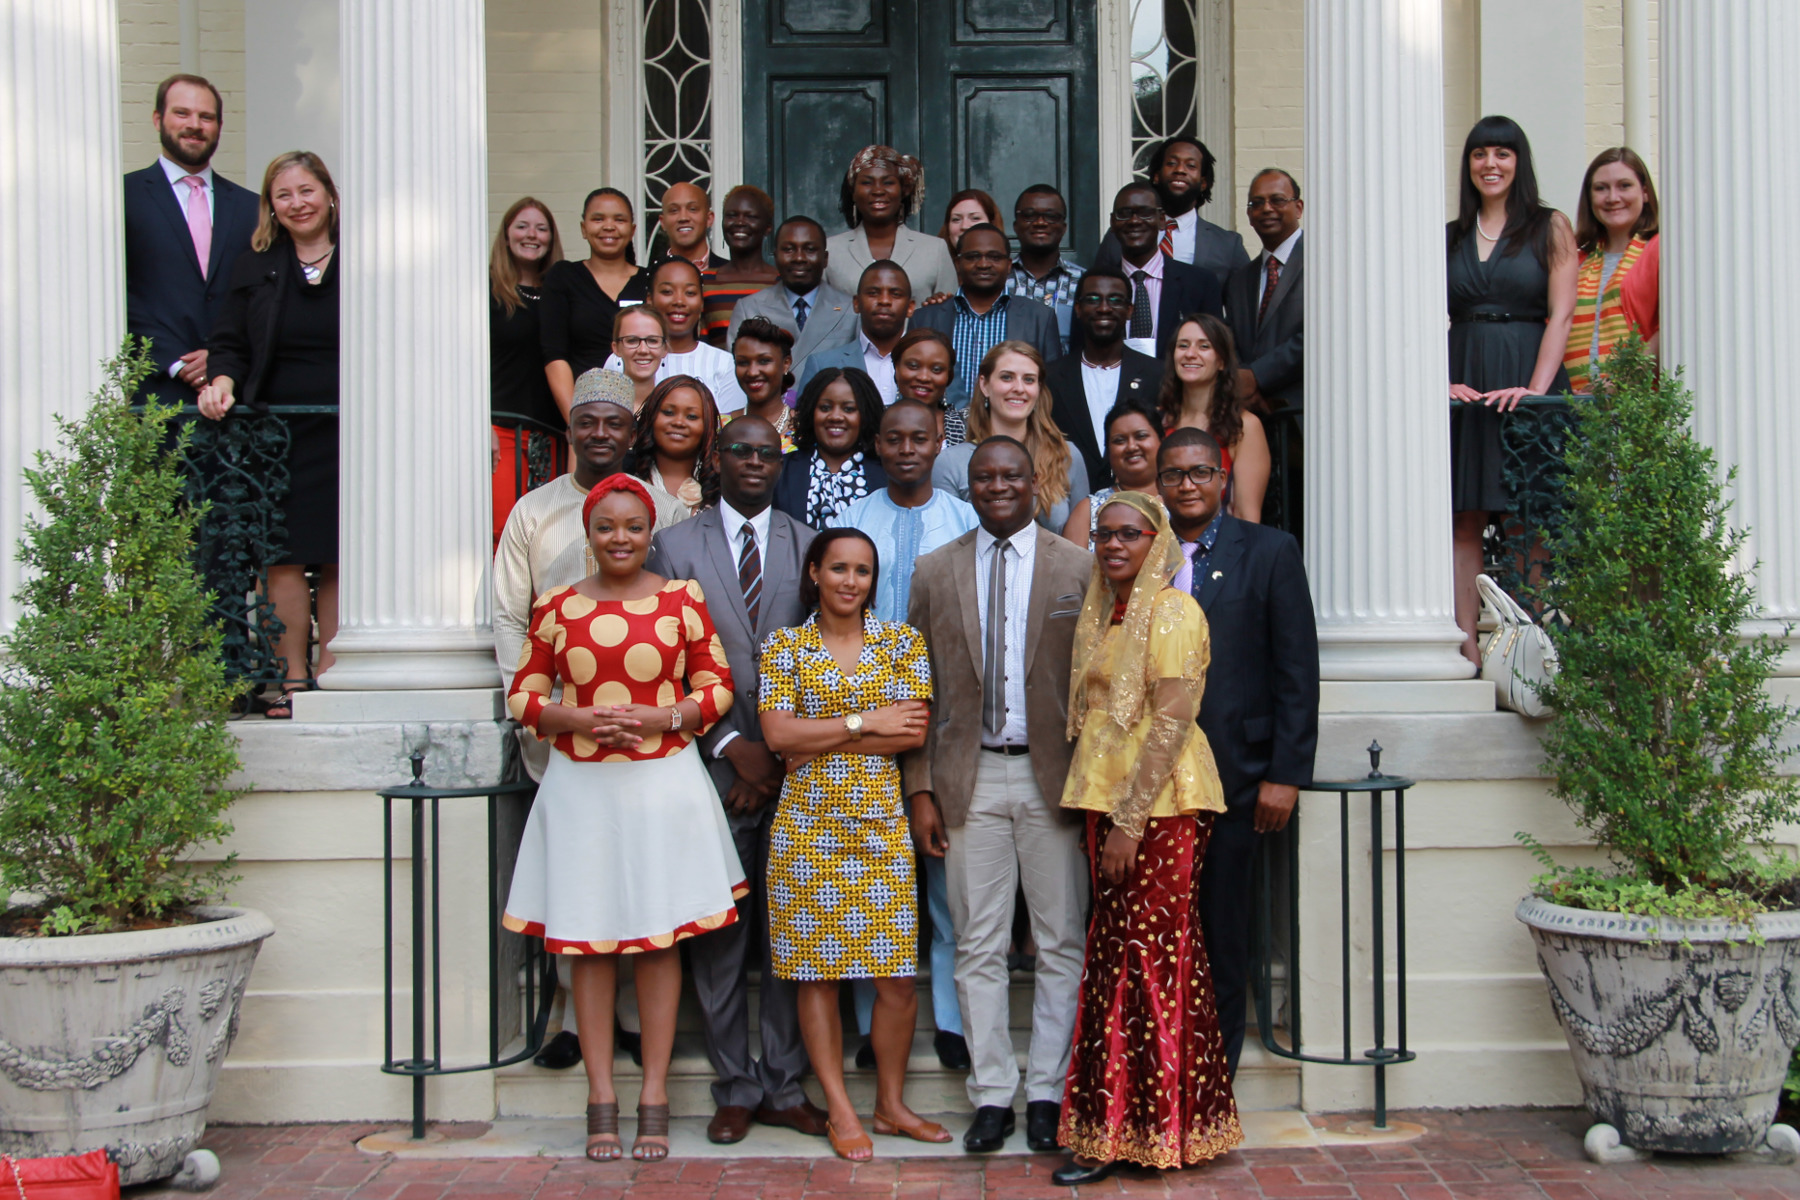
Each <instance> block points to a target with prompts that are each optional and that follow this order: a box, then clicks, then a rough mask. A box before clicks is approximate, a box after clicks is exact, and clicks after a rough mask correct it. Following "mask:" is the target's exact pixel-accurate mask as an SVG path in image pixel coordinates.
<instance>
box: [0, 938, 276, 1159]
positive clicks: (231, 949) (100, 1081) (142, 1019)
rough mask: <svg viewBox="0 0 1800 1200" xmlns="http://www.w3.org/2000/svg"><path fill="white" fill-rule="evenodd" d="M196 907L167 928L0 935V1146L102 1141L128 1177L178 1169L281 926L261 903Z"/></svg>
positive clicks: (60, 1148) (67, 1147)
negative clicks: (262, 959)
mask: <svg viewBox="0 0 1800 1200" xmlns="http://www.w3.org/2000/svg"><path fill="white" fill-rule="evenodd" d="M192 911H193V912H195V913H196V914H197V915H198V916H200V917H201V918H202V920H201V921H200V922H199V923H197V924H194V925H183V926H176V927H173V928H169V929H152V930H144V931H139V932H132V933H103V934H94V935H91V936H85V937H54V938H0V1153H5V1154H10V1155H14V1156H18V1157H25V1158H34V1157H45V1156H50V1155H60V1154H80V1153H84V1152H85V1151H88V1150H96V1149H106V1150H109V1151H111V1152H112V1155H113V1157H114V1158H115V1159H116V1160H117V1161H118V1164H119V1182H120V1183H122V1184H133V1183H143V1182H146V1181H148V1180H153V1179H162V1178H165V1177H167V1176H170V1175H173V1174H175V1173H176V1172H177V1171H180V1170H181V1169H182V1168H183V1164H184V1161H185V1160H187V1158H188V1155H189V1152H190V1151H192V1150H193V1149H194V1145H195V1143H197V1142H198V1141H199V1140H200V1134H201V1133H202V1132H203V1131H204V1130H205V1128H206V1108H207V1105H208V1104H210V1103H211V1102H212V1095H213V1088H214V1086H216V1085H217V1083H218V1081H219V1068H220V1067H221V1066H222V1065H223V1064H224V1062H225V1053H226V1051H228V1050H229V1049H230V1048H231V1041H232V1038H233V1037H235V1036H236V1034H237V1029H238V1013H239V1009H240V1007H241V1006H242V1004H243V1002H244V988H245V987H246V985H248V984H249V982H250V969H251V967H253V966H254V965H255V963H256V952H257V950H258V949H259V948H260V947H261V946H262V943H263V939H265V938H267V937H268V936H269V935H270V934H272V933H274V932H275V926H274V925H273V924H272V923H271V922H270V921H269V918H268V917H266V916H264V915H263V914H262V913H260V912H257V911H255V910H254V909H248V908H224V907H198V908H195V909H193V910H192ZM202 1153H203V1154H204V1152H202ZM208 1157H210V1156H208ZM188 1168H189V1172H190V1174H191V1173H193V1172H194V1171H199V1172H200V1173H201V1175H202V1178H201V1179H199V1180H197V1181H196V1182H200V1183H205V1182H209V1181H208V1180H206V1179H205V1178H204V1174H205V1170H206V1168H205V1167H204V1166H203V1165H200V1164H198V1163H189V1164H188ZM211 1170H212V1173H213V1174H214V1176H215V1177H216V1173H217V1167H216V1163H215V1164H214V1165H213V1166H212V1168H211Z"/></svg>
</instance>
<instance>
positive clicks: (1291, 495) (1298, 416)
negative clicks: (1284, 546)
mask: <svg viewBox="0 0 1800 1200" xmlns="http://www.w3.org/2000/svg"><path fill="white" fill-rule="evenodd" d="M1262 421H1263V431H1264V433H1265V434H1266V435H1267V436H1268V439H1269V487H1268V490H1267V491H1265V492H1264V493H1263V506H1262V523H1263V524H1264V525H1268V526H1271V527H1273V528H1275V529H1279V530H1282V531H1283V532H1285V533H1291V534H1293V535H1294V538H1295V540H1296V541H1299V542H1301V544H1303V545H1304V544H1305V538H1304V536H1303V533H1304V530H1303V529H1302V528H1301V517H1302V516H1303V515H1304V511H1305V493H1303V492H1302V491H1301V485H1302V484H1303V482H1304V480H1305V468H1304V461H1303V456H1302V454H1301V450H1302V436H1301V435H1302V434H1303V433H1304V431H1305V427H1306V411H1305V409H1303V408H1301V407H1299V406H1298V405H1295V406H1291V407H1288V408H1283V409H1280V410H1278V411H1276V412H1273V413H1270V414H1269V415H1268V416H1266V417H1264V418H1263V419H1262Z"/></svg>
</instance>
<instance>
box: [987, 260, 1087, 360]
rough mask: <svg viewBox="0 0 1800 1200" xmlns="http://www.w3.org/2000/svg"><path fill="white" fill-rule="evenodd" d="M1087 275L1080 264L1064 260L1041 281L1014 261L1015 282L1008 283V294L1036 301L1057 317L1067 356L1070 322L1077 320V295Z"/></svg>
mask: <svg viewBox="0 0 1800 1200" xmlns="http://www.w3.org/2000/svg"><path fill="white" fill-rule="evenodd" d="M1086 273H1087V271H1086V268H1084V267H1083V266H1082V265H1081V264H1080V263H1078V262H1074V261H1072V260H1070V259H1067V258H1065V259H1063V260H1062V261H1061V262H1059V263H1058V264H1057V265H1056V269H1055V270H1054V271H1052V272H1050V273H1049V274H1048V275H1046V276H1044V277H1043V278H1042V279H1039V278H1038V277H1037V276H1035V275H1033V274H1032V273H1031V272H1030V271H1027V270H1026V269H1025V268H1024V267H1023V266H1021V265H1020V264H1019V260H1018V259H1016V258H1015V259H1013V270H1012V278H1011V279H1008V280H1007V281H1006V294H1007V295H1009V296H1023V297H1025V299H1027V300H1036V301H1037V302H1038V303H1039V304H1042V305H1043V306H1044V307H1045V308H1048V309H1049V310H1050V311H1051V312H1053V313H1055V314H1056V332H1057V335H1058V336H1059V337H1061V338H1062V350H1063V353H1064V354H1067V353H1068V352H1069V322H1070V321H1071V320H1073V319H1074V316H1075V293H1076V291H1077V290H1078V288H1077V285H1078V284H1080V282H1081V277H1082V276H1083V275H1085V274H1086Z"/></svg>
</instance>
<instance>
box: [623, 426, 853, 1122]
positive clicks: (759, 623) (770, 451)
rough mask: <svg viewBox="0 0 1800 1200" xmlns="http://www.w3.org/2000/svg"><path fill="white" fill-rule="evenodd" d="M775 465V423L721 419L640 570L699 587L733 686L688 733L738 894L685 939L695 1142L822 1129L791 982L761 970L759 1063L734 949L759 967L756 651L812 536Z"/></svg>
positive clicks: (769, 813) (788, 617)
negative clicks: (707, 491) (722, 914)
mask: <svg viewBox="0 0 1800 1200" xmlns="http://www.w3.org/2000/svg"><path fill="white" fill-rule="evenodd" d="M780 470H781V436H780V435H779V434H778V433H776V432H775V427H774V426H773V425H771V424H769V423H768V422H767V421H765V420H763V419H762V418H761V417H739V418H737V419H736V420H734V421H732V422H731V423H730V424H729V425H727V426H725V428H724V429H723V430H721V431H720V432H719V503H718V505H717V506H715V507H713V508H709V509H707V510H706V511H704V512H702V513H701V514H700V515H699V516H697V517H694V518H693V519H691V520H688V521H683V522H681V523H680V524H678V525H673V526H670V527H669V528H668V529H664V530H662V531H661V532H660V533H658V534H657V535H656V537H655V539H654V540H653V541H652V543H651V546H650V557H649V558H648V559H647V560H646V561H645V564H644V565H645V567H646V569H648V570H651V571H654V572H656V573H657V574H658V575H663V576H666V577H668V578H670V579H693V580H697V581H698V582H699V584H700V588H701V591H703V592H704V593H705V594H706V604H707V610H708V611H709V612H711V613H712V617H713V623H714V625H715V626H716V627H717V629H718V634H719V641H720V643H721V644H723V646H724V647H725V661H726V662H727V663H728V664H729V665H730V667H731V679H732V683H733V685H734V686H735V688H736V692H737V700H736V702H735V703H733V704H732V706H731V710H730V711H729V712H727V713H726V714H725V716H724V718H723V719H722V720H721V721H720V722H719V723H718V724H717V725H715V726H713V728H712V729H711V730H710V731H709V732H708V733H707V734H706V735H705V736H704V737H702V738H701V739H700V751H701V753H702V755H704V757H705V759H706V766H707V770H708V771H710V772H711V773H712V777H713V784H714V786H716V787H717V788H718V789H719V795H720V796H721V797H722V798H723V800H724V804H725V810H726V814H727V816H728V817H729V819H730V821H731V832H732V836H733V839H734V840H735V841H736V842H737V852H738V861H739V862H741V863H743V865H744V874H745V877H746V879H747V881H748V883H749V886H750V894H749V895H748V896H746V897H745V898H744V899H743V900H741V901H739V902H738V920H737V922H736V923H735V924H732V925H728V926H726V927H725V928H724V929H719V930H715V931H713V932H712V933H709V934H706V935H704V936H703V937H698V938H695V939H693V940H692V941H691V942H689V943H688V945H689V950H688V962H689V966H690V969H691V970H692V972H693V976H694V990H695V992H696V993H698V995H699V998H700V1009H701V1018H702V1020H703V1021H704V1023H705V1035H706V1054H707V1057H708V1058H710V1059H711V1060H712V1065H713V1070H714V1071H715V1072H717V1074H718V1079H717V1081H715V1082H714V1084H713V1087H712V1091H713V1103H714V1104H716V1105H717V1106H718V1108H717V1111H716V1112H715V1113H714V1114H713V1119H712V1121H711V1123H710V1124H709V1125H707V1127H706V1136H707V1137H708V1138H709V1139H710V1140H712V1141H714V1142H718V1143H721V1144H730V1143H733V1142H740V1141H742V1140H743V1139H744V1136H745V1135H746V1134H748V1133H749V1132H750V1122H751V1121H752V1120H756V1121H760V1122H762V1123H763V1124H765V1125H785V1126H788V1127H789V1128H792V1129H797V1130H799V1131H800V1132H802V1133H808V1134H812V1135H814V1136H817V1137H823V1136H825V1114H824V1113H823V1112H822V1111H820V1110H819V1109H818V1108H817V1107H815V1106H814V1105H813V1104H812V1102H811V1101H809V1100H808V1099H807V1098H806V1093H805V1091H803V1090H802V1089H801V1086H800V1079H801V1077H802V1076H803V1075H804V1074H805V1072H806V1068H807V1061H808V1060H807V1057H806V1046H805V1044H804V1043H803V1042H802V1041H801V1040H800V1021H799V1010H798V1008H797V1006H796V1003H795V988H794V985H793V983H792V982H789V981H784V980H781V979H777V978H776V977H775V975H774V973H773V972H771V971H769V970H767V969H766V968H765V969H764V971H763V973H762V993H761V997H760V1001H761V1002H760V1006H759V1007H760V1009H761V1013H760V1017H761V1023H760V1032H761V1034H762V1061H761V1062H758V1061H756V1060H755V1059H754V1058H752V1057H751V1056H750V1005H749V983H748V981H747V978H746V976H745V966H746V962H747V955H746V951H747V950H748V947H749V943H750V939H751V937H752V936H754V937H756V938H758V939H760V941H761V945H762V953H761V956H760V957H761V961H762V962H763V963H765V964H766V963H768V962H769V961H770V958H769V916H768V908H767V892H766V890H765V871H766V868H767V866H768V856H769V826H770V825H771V824H772V823H773V822H774V819H775V803H776V800H777V798H778V797H779V796H780V794H781V780H782V775H783V771H782V766H781V760H780V759H779V758H777V757H776V756H775V755H773V754H771V753H770V752H769V748H768V747H767V746H765V745H764V744H763V736H762V727H761V724H760V723H759V722H758V721H757V718H756V712H757V689H758V686H759V685H758V676H757V655H758V652H759V651H760V649H761V647H762V642H763V639H764V638H766V637H767V636H768V635H769V634H771V633H773V632H774V631H775V630H777V629H781V628H784V627H786V626H789V625H798V624H800V622H801V621H802V620H804V619H805V617H806V613H805V611H804V610H803V609H802V607H801V605H800V573H801V569H802V567H801V563H802V560H803V559H804V557H805V555H806V546H807V543H808V542H809V541H811V539H812V530H810V529H808V528H806V527H805V526H804V525H801V524H799V523H797V522H796V521H795V520H794V519H793V518H792V517H789V516H787V515H786V514H785V513H780V512H776V511H775V509H774V508H772V507H770V501H771V500H772V499H773V498H774V495H775V478H776V476H777V474H778V473H779V472H780Z"/></svg>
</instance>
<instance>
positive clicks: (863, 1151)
mask: <svg viewBox="0 0 1800 1200" xmlns="http://www.w3.org/2000/svg"><path fill="white" fill-rule="evenodd" d="M825 1139H826V1140H827V1141H829V1142H830V1143H831V1150H832V1153H834V1154H836V1155H837V1156H838V1157H839V1158H841V1159H845V1160H846V1161H849V1162H869V1161H871V1160H872V1159H873V1158H874V1157H875V1143H874V1142H871V1141H870V1140H869V1135H868V1134H867V1133H859V1134H857V1135H856V1136H855V1137H839V1136H838V1131H837V1127H836V1126H835V1125H833V1124H832V1123H831V1122H830V1121H829V1120H828V1121H826V1122H825Z"/></svg>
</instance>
